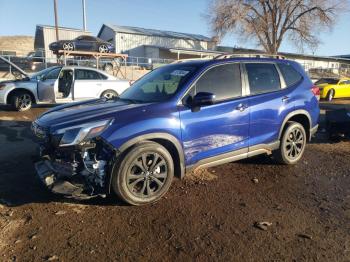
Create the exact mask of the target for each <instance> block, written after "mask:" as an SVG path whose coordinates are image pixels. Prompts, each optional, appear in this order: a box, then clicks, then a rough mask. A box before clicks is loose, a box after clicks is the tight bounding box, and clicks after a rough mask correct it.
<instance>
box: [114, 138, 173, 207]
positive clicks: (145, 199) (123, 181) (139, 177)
mask: <svg viewBox="0 0 350 262" xmlns="http://www.w3.org/2000/svg"><path fill="white" fill-rule="evenodd" d="M115 165H116V166H115V167H114V168H113V170H114V171H113V174H112V188H113V191H114V192H115V193H116V194H117V195H118V196H119V198H120V199H122V200H123V201H125V202H126V203H128V204H131V205H145V204H150V203H153V202H156V201H158V200H159V199H161V198H162V196H163V195H164V194H165V193H166V192H167V191H168V190H169V188H170V185H171V182H172V180H173V177H174V163H173V160H172V158H171V155H170V153H169V152H168V151H167V150H166V149H165V148H164V147H163V146H162V145H160V144H158V143H155V142H151V141H147V142H143V143H140V144H137V145H136V146H134V147H133V148H131V150H129V151H128V152H127V153H126V154H125V155H124V156H123V158H122V159H121V161H120V162H119V163H118V162H117V163H115Z"/></svg>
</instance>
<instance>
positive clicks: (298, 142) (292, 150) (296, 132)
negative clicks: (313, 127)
mask: <svg viewBox="0 0 350 262" xmlns="http://www.w3.org/2000/svg"><path fill="white" fill-rule="evenodd" d="M304 146H305V137H304V134H303V132H302V130H301V129H300V128H299V127H295V128H293V129H292V130H290V132H289V134H288V135H287V138H286V143H285V148H284V150H285V152H286V155H287V157H288V158H289V159H291V160H294V159H297V158H298V157H299V156H300V155H301V154H302V152H303V149H304Z"/></svg>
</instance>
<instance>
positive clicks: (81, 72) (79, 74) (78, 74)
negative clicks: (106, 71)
mask: <svg viewBox="0 0 350 262" xmlns="http://www.w3.org/2000/svg"><path fill="white" fill-rule="evenodd" d="M100 79H101V74H100V73H98V72H96V71H92V70H86V69H75V80H100Z"/></svg>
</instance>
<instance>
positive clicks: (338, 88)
mask: <svg viewBox="0 0 350 262" xmlns="http://www.w3.org/2000/svg"><path fill="white" fill-rule="evenodd" d="M315 85H317V86H318V87H319V88H320V96H321V98H322V99H326V100H328V101H332V100H333V98H343V97H350V78H321V79H319V80H318V81H316V82H315Z"/></svg>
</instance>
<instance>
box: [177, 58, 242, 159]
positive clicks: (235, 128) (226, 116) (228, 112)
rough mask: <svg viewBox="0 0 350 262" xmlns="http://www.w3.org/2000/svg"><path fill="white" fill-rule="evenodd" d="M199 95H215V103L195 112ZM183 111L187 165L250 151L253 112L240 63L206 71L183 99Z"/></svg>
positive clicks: (183, 138) (182, 125) (182, 128)
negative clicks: (245, 93) (231, 153)
mask: <svg viewBox="0 0 350 262" xmlns="http://www.w3.org/2000/svg"><path fill="white" fill-rule="evenodd" d="M199 92H209V93H213V94H214V95H215V96H216V100H215V103H214V104H213V105H208V106H203V107H201V108H200V109H199V110H193V108H191V104H190V101H191V100H192V99H193V97H194V96H195V95H196V94H198V93H199ZM179 112H180V119H181V132H182V141H183V148H184V152H185V158H186V165H193V164H195V163H196V162H198V161H201V160H205V159H208V158H211V157H215V156H218V155H221V154H224V153H228V152H232V151H236V150H239V149H241V150H240V151H239V153H246V152H247V149H245V147H247V146H248V127H249V110H248V105H247V98H246V97H244V91H243V89H242V77H241V66H240V64H239V63H228V64H221V65H216V66H214V67H211V68H209V69H208V70H207V71H206V72H204V73H203V74H202V75H201V76H200V77H199V79H198V80H197V81H196V82H195V83H194V84H193V85H192V87H191V89H190V90H189V92H188V93H187V95H186V96H185V97H184V98H183V99H182V104H181V105H180V106H179ZM237 152H238V151H237Z"/></svg>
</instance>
